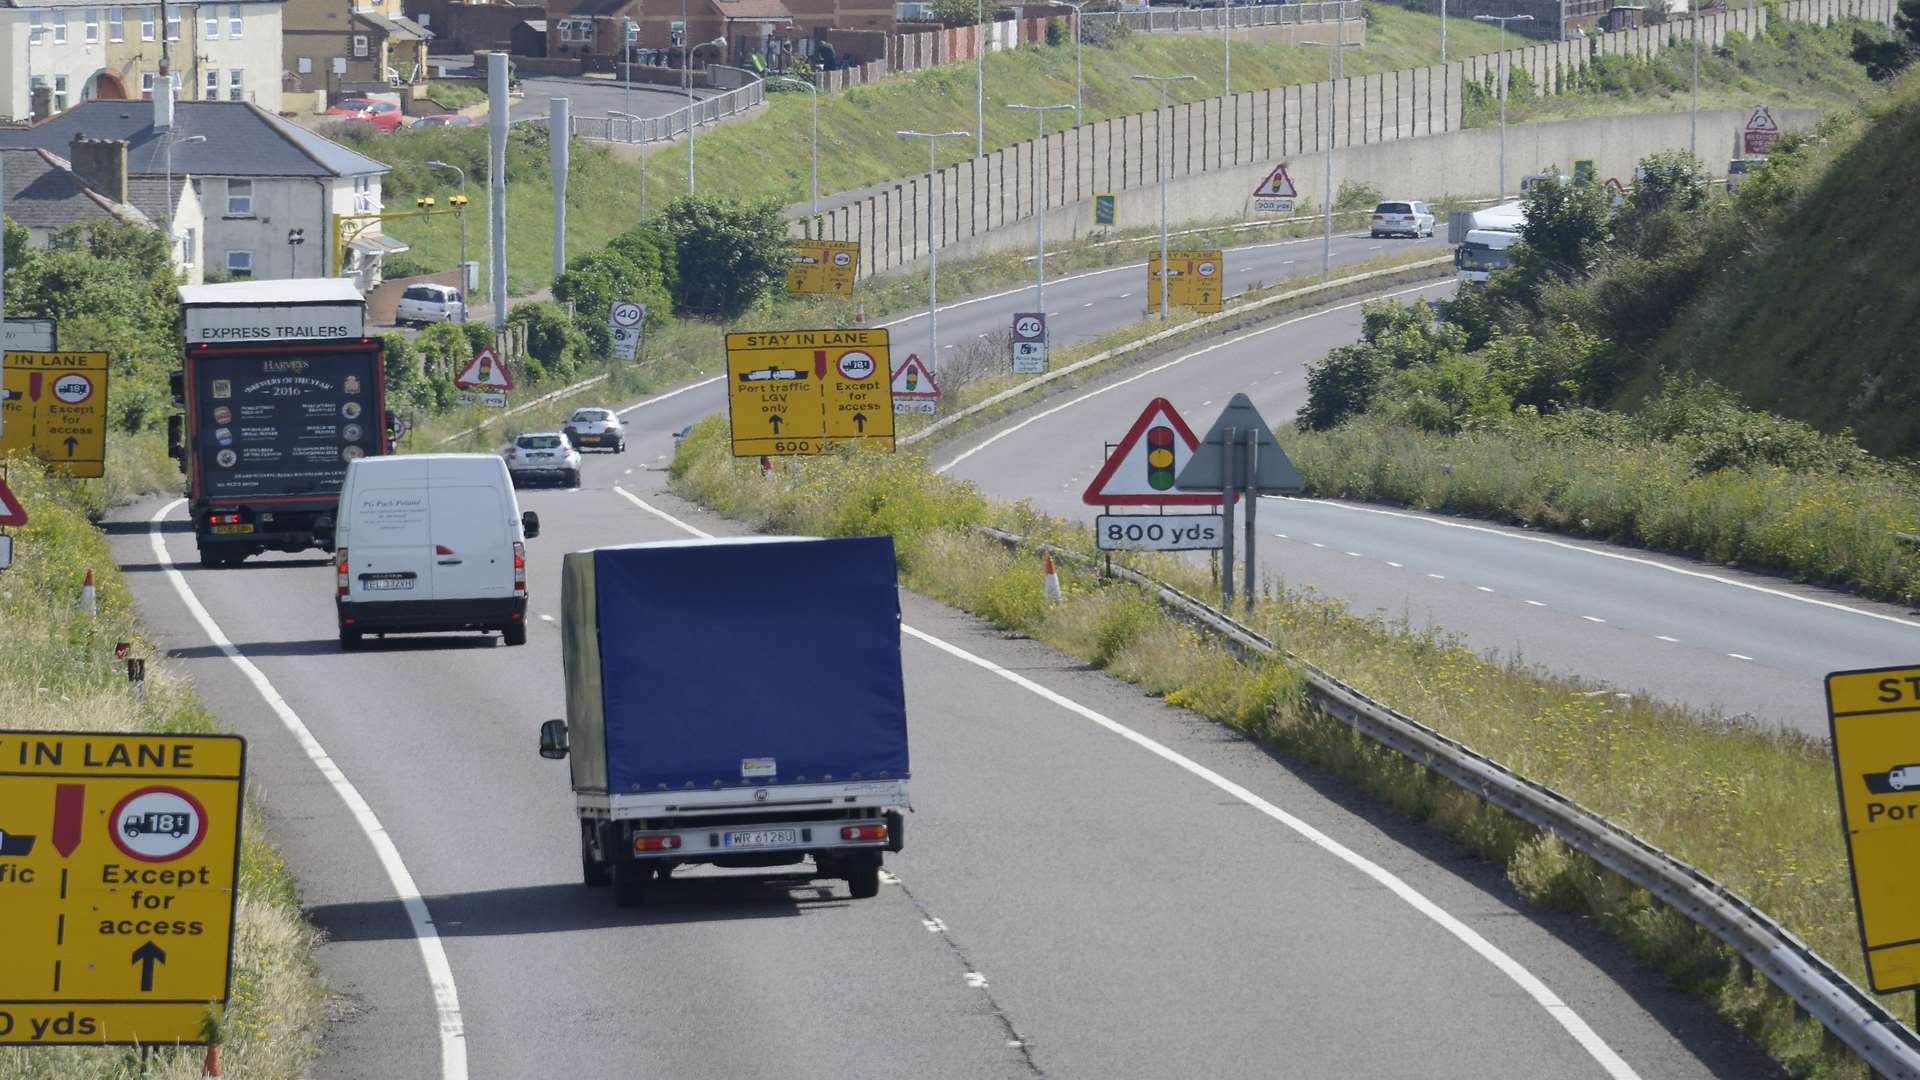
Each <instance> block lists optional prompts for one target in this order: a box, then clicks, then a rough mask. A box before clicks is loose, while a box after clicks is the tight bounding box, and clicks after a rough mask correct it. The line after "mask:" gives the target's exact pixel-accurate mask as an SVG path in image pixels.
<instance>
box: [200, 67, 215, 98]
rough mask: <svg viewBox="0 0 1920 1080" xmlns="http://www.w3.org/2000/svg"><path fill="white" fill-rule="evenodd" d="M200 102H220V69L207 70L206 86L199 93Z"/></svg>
mask: <svg viewBox="0 0 1920 1080" xmlns="http://www.w3.org/2000/svg"><path fill="white" fill-rule="evenodd" d="M200 100H201V101H219V100H220V69H219V68H208V69H207V86H206V89H205V90H203V91H201V93H200Z"/></svg>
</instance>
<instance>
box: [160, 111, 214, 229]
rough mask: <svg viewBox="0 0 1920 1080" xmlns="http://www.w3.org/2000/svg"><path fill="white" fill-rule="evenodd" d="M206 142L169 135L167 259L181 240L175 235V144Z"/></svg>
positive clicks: (195, 137)
mask: <svg viewBox="0 0 1920 1080" xmlns="http://www.w3.org/2000/svg"><path fill="white" fill-rule="evenodd" d="M177 130H179V129H178V128H175V129H174V131H177ZM206 141H207V137H206V136H205V135H189V136H187V137H186V138H184V139H182V138H180V137H178V136H176V135H175V134H174V133H173V131H169V132H168V133H167V142H166V146H165V147H164V149H165V151H166V152H165V154H164V156H165V157H166V159H167V184H166V189H165V190H166V196H165V198H166V200H167V258H169V259H171V258H173V245H174V244H175V243H176V242H177V241H178V239H179V238H178V237H176V236H174V235H173V202H174V195H173V144H174V143H177V142H184V143H197V142H206Z"/></svg>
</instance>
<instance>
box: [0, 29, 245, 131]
mask: <svg viewBox="0 0 1920 1080" xmlns="http://www.w3.org/2000/svg"><path fill="white" fill-rule="evenodd" d="M281 3H282V0H231V2H229V0H222V2H220V3H179V4H176V3H169V4H168V5H167V6H166V16H165V18H164V19H163V18H162V17H161V14H160V6H159V5H158V4H153V5H112V4H105V3H86V2H76V0H0V117H4V118H6V119H11V120H16V121H25V120H28V119H37V118H39V117H36V116H35V114H34V112H33V88H34V87H36V86H37V87H41V88H44V89H45V91H46V92H47V98H48V101H47V103H46V108H45V110H44V111H43V112H42V113H41V114H40V116H44V115H45V112H48V111H50V112H60V111H61V110H63V109H68V108H71V107H73V106H74V105H77V104H79V103H80V102H83V101H90V100H93V99H95V98H99V99H103V100H126V99H131V98H144V97H151V96H152V95H153V86H154V82H155V80H156V79H157V78H158V77H159V71H160V62H161V50H162V48H163V46H164V48H165V49H166V52H167V55H168V58H169V59H170V61H171V70H172V72H173V74H174V77H175V82H176V85H177V86H178V87H179V91H178V94H177V96H178V97H179V98H181V99H183V100H190V101H245V102H251V103H253V104H255V105H258V106H260V107H261V108H263V109H266V110H267V111H268V112H278V111H279V110H280V72H281V53H280V31H281V26H280V18H281ZM163 23H164V25H163ZM163 39H164V40H163Z"/></svg>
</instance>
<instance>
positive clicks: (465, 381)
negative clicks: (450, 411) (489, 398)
mask: <svg viewBox="0 0 1920 1080" xmlns="http://www.w3.org/2000/svg"><path fill="white" fill-rule="evenodd" d="M453 385H455V386H457V387H459V388H460V389H462V390H511V389H513V376H511V375H509V374H507V365H505V364H503V363H501V362H500V357H499V356H497V355H495V353H494V351H493V347H492V346H491V345H483V346H481V348H480V351H479V352H477V353H474V354H473V363H471V364H468V365H467V367H466V370H464V371H462V372H461V373H460V374H458V375H456V376H454V379H453Z"/></svg>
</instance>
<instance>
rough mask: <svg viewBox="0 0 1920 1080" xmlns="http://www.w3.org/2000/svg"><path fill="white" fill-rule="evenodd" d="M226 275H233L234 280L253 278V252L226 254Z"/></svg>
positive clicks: (230, 252)
mask: <svg viewBox="0 0 1920 1080" xmlns="http://www.w3.org/2000/svg"><path fill="white" fill-rule="evenodd" d="M227 273H229V274H231V275H233V276H234V277H236V278H250V277H252V276H253V252H251V251H229V252H227Z"/></svg>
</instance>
